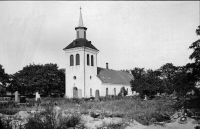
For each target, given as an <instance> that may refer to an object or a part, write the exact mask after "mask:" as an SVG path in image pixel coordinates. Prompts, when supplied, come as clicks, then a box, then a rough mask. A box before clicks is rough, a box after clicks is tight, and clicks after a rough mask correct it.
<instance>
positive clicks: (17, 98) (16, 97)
mask: <svg viewBox="0 0 200 129" xmlns="http://www.w3.org/2000/svg"><path fill="white" fill-rule="evenodd" d="M18 101H19V96H18V91H15V102H18Z"/></svg>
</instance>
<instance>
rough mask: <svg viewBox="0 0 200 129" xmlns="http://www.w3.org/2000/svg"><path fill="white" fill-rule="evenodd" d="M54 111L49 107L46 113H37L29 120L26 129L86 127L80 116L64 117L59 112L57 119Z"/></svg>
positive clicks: (74, 114)
mask: <svg viewBox="0 0 200 129" xmlns="http://www.w3.org/2000/svg"><path fill="white" fill-rule="evenodd" d="M53 110H54V109H53V106H48V107H47V108H46V110H45V111H43V112H41V113H37V114H35V115H34V116H33V117H31V118H29V120H28V123H27V124H26V125H25V129H66V128H67V127H76V126H79V129H82V127H84V125H83V124H82V123H81V119H80V116H79V115H78V114H76V113H71V114H70V113H69V114H67V116H65V117H62V116H61V112H59V114H58V117H57V118H56V114H55V112H54V111H53Z"/></svg>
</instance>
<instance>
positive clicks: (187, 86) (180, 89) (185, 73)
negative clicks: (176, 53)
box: [173, 66, 195, 95]
mask: <svg viewBox="0 0 200 129" xmlns="http://www.w3.org/2000/svg"><path fill="white" fill-rule="evenodd" d="M173 84H174V91H176V92H177V93H178V94H179V95H186V93H187V92H188V91H190V90H192V89H194V86H195V81H194V79H193V77H192V74H191V72H190V71H189V70H188V69H187V67H186V66H182V67H178V70H177V72H176V75H175V77H174V79H173Z"/></svg>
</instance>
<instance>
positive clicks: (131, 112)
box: [26, 96, 183, 129]
mask: <svg viewBox="0 0 200 129" xmlns="http://www.w3.org/2000/svg"><path fill="white" fill-rule="evenodd" d="M101 100H103V101H98V102H96V101H90V100H89V99H88V100H87V101H85V100H84V99H65V98H42V104H41V106H42V107H46V108H47V110H46V112H43V113H41V114H37V115H36V116H35V117H34V118H31V119H30V120H29V124H30V125H26V126H27V127H29V128H30V129H31V127H34V128H39V127H38V126H41V127H40V128H41V129H42V128H47V127H48V128H50V127H49V126H50V125H52V124H53V123H55V120H53V119H52V118H53V117H48V116H53V114H52V112H51V111H52V110H50V108H49V107H52V106H53V105H55V103H56V105H58V106H59V107H61V108H62V110H66V113H67V114H71V115H70V117H67V118H64V119H62V118H61V117H60V118H59V119H60V126H59V127H60V128H64V127H66V126H67V127H70V126H77V125H80V121H81V120H80V114H89V113H91V112H97V113H100V114H101V116H104V117H121V118H127V119H134V120H136V121H138V122H139V123H141V124H143V125H150V124H152V123H153V122H161V121H165V120H169V119H170V116H171V115H172V114H174V113H175V111H176V110H177V109H178V108H179V107H181V106H182V105H183V103H182V102H181V103H179V102H175V101H174V100H173V99H172V98H171V97H169V96H168V97H161V98H156V99H153V100H147V101H143V100H142V99H140V98H138V97H135V98H133V97H124V98H121V97H109V96H108V97H101ZM42 117H46V119H49V120H47V121H46V122H47V123H45V122H44V121H42V120H41V118H42ZM31 123H32V124H34V125H35V126H32V124H31ZM52 128H53V127H52Z"/></svg>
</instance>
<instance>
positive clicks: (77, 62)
mask: <svg viewBox="0 0 200 129" xmlns="http://www.w3.org/2000/svg"><path fill="white" fill-rule="evenodd" d="M76 65H80V56H79V54H76Z"/></svg>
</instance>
